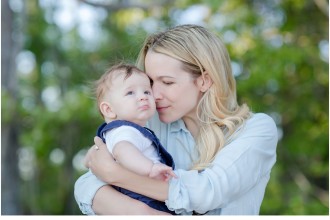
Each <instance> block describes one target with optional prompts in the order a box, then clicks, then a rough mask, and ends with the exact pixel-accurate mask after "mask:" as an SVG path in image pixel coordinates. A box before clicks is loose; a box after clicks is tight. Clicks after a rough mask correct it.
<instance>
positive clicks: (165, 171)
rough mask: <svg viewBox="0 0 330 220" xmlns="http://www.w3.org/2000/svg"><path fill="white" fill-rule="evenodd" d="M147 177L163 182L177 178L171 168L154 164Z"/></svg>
mask: <svg viewBox="0 0 330 220" xmlns="http://www.w3.org/2000/svg"><path fill="white" fill-rule="evenodd" d="M149 177H151V178H153V179H157V180H163V181H169V180H170V179H171V178H172V177H175V178H177V176H176V175H175V173H174V172H173V170H172V168H171V167H169V166H166V165H165V164H162V163H155V164H154V165H153V166H152V168H151V171H150V173H149Z"/></svg>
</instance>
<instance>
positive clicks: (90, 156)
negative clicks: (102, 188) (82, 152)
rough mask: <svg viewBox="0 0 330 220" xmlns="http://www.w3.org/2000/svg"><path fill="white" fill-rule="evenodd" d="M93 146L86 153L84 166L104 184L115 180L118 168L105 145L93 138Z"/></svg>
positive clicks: (100, 140)
mask: <svg viewBox="0 0 330 220" xmlns="http://www.w3.org/2000/svg"><path fill="white" fill-rule="evenodd" d="M94 142H95V145H93V146H92V147H91V148H90V149H89V150H88V152H87V154H86V157H85V161H84V164H85V166H86V167H87V168H89V169H91V171H92V172H93V174H94V175H95V176H97V177H98V178H99V179H101V180H103V181H104V182H106V183H109V184H111V183H112V181H114V180H115V174H116V173H118V171H117V169H119V168H120V166H119V165H118V164H117V163H116V161H115V160H114V159H113V157H112V155H111V154H110V152H109V151H108V149H107V146H106V145H105V143H103V141H102V139H101V138H99V137H95V138H94Z"/></svg>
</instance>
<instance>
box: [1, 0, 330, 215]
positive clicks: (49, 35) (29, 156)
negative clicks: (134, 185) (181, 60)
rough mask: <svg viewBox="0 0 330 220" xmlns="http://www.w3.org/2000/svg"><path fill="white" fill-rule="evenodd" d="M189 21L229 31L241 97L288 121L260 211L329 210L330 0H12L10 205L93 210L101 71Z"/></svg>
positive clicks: (6, 195) (7, 70)
mask: <svg viewBox="0 0 330 220" xmlns="http://www.w3.org/2000/svg"><path fill="white" fill-rule="evenodd" d="M186 23H194V24H199V25H202V26H205V27H207V28H209V29H210V30H212V31H214V32H215V33H217V34H218V35H219V36H220V37H221V38H222V39H223V40H224V42H225V43H226V45H227V47H228V50H229V52H230V55H231V58H232V67H233V73H234V75H235V77H236V79H237V87H238V98H239V102H240V103H242V102H246V103H247V104H248V105H249V106H250V107H251V108H252V110H253V111H254V112H265V113H267V114H269V115H270V116H271V117H273V119H274V120H275V122H276V124H277V127H278V134H279V143H278V148H277V163H276V165H275V166H274V168H273V170H272V173H271V179H270V182H269V184H268V187H267V189H266V194H265V198H264V201H263V204H262V207H261V212H260V214H261V215H328V214H329V1H327V0H247V1H242V0H230V1H229V0H227V1H224V0H204V1H197V0H180V1H174V0H159V1H152V0H29V1H24V0H1V52H2V53H1V214H2V215H13V214H14V215H80V214H81V212H80V211H79V209H78V206H77V204H76V203H75V200H74V197H73V186H74V182H75V180H76V179H77V178H78V177H79V176H80V175H81V174H83V173H84V172H85V171H86V169H85V168H84V167H83V166H82V158H83V157H84V155H85V153H86V150H87V149H88V147H89V146H91V145H92V144H93V137H94V134H95V132H96V128H97V126H98V125H99V124H100V123H101V122H103V120H102V118H101V117H100V116H99V114H98V111H97V107H96V104H95V101H94V99H93V97H92V94H91V92H90V89H89V83H90V82H91V81H93V80H95V79H97V78H98V77H99V76H100V75H101V74H102V73H103V72H104V71H105V69H106V68H107V67H108V66H109V65H110V64H111V63H113V62H114V61H117V60H123V59H125V60H127V61H130V62H134V61H135V59H136V57H137V53H138V51H139V49H140V46H141V44H142V42H143V40H144V39H145V37H146V36H147V35H148V34H150V33H154V32H156V31H160V30H164V29H166V28H168V27H171V26H174V25H178V24H186Z"/></svg>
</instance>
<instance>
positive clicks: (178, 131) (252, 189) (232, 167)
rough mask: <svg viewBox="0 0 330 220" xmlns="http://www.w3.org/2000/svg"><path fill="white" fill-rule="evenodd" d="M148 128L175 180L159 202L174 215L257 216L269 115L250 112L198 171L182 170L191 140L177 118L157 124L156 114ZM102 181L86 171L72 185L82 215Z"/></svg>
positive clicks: (268, 154) (271, 131)
mask: <svg viewBox="0 0 330 220" xmlns="http://www.w3.org/2000/svg"><path fill="white" fill-rule="evenodd" d="M148 126H149V128H150V129H152V130H153V131H154V132H155V134H156V135H157V137H158V138H159V140H160V142H161V143H162V144H163V146H164V147H165V148H166V149H167V150H168V152H169V153H170V154H171V155H172V157H173V159H174V161H175V167H176V170H175V173H176V174H177V176H178V178H172V179H171V180H170V182H169V196H168V200H166V201H165V203H166V205H167V206H168V208H169V209H170V210H175V211H176V213H177V214H183V215H191V214H192V211H195V212H197V213H201V214H204V213H205V214H206V215H258V214H259V209H260V206H261V203H262V200H263V197H264V193H265V189H266V186H267V183H268V181H269V178H270V172H271V169H272V167H273V166H274V164H275V161H276V145H277V141H278V138H277V128H276V125H275V123H274V121H273V119H272V118H271V117H269V116H268V115H266V114H263V113H257V114H253V116H252V117H251V118H250V119H249V120H247V122H246V124H245V125H244V126H243V127H242V128H241V129H240V130H239V131H238V132H236V133H235V134H234V138H233V140H232V141H231V142H230V143H229V144H227V145H226V146H225V147H224V148H223V149H222V150H221V151H220V152H219V153H218V154H217V156H216V158H215V160H214V161H213V162H212V166H211V167H209V168H207V169H205V170H204V171H202V172H197V171H195V170H191V171H187V170H189V168H190V167H191V165H192V160H193V159H195V158H196V155H197V154H196V151H195V150H194V146H195V142H194V139H193V137H192V136H191V134H190V132H189V131H188V130H187V129H186V127H185V124H184V122H183V121H182V120H179V121H176V122H173V123H170V124H163V123H160V122H159V119H158V118H157V116H156V117H155V118H153V119H152V120H151V121H150V122H149V123H148ZM105 184H106V183H104V182H102V181H100V180H97V178H96V177H95V176H94V175H92V174H91V173H90V172H89V173H87V174H84V175H83V176H81V177H80V178H79V179H78V180H77V182H76V184H75V198H76V201H77V203H78V205H79V207H80V209H81V211H82V212H83V213H84V214H94V212H93V210H92V209H91V204H92V200H93V197H94V195H95V193H96V191H97V190H98V189H99V188H100V187H101V186H103V185H105Z"/></svg>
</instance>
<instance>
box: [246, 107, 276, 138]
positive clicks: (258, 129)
mask: <svg viewBox="0 0 330 220" xmlns="http://www.w3.org/2000/svg"><path fill="white" fill-rule="evenodd" d="M243 135H244V136H259V137H271V138H274V139H277V138H278V133H277V126H276V123H275V121H274V119H273V118H272V117H271V116H269V115H267V114H265V113H253V114H252V116H251V117H250V118H249V119H248V120H247V121H246V123H245V125H244V126H243Z"/></svg>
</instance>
